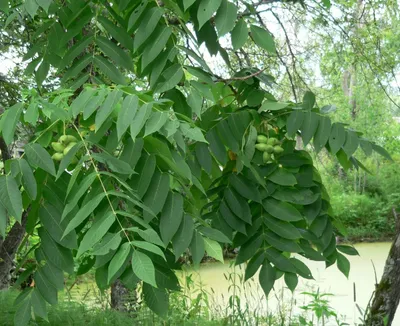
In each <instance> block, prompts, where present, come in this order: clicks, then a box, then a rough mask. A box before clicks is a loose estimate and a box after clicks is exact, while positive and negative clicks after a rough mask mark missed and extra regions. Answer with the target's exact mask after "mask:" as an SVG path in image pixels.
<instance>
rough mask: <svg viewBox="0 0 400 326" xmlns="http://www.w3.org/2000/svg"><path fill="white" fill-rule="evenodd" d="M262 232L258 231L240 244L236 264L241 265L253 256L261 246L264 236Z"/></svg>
mask: <svg viewBox="0 0 400 326" xmlns="http://www.w3.org/2000/svg"><path fill="white" fill-rule="evenodd" d="M260 233H261V232H258V233H256V234H255V235H253V236H252V237H250V239H249V240H248V241H246V242H245V243H244V244H243V245H241V246H240V250H239V254H238V255H237V257H236V261H235V264H236V265H239V264H242V263H244V262H245V261H247V260H249V259H250V258H252V257H253V256H254V255H255V254H256V253H257V251H258V250H259V249H260V248H261V246H262V244H263V242H264V239H263V238H264V237H263V235H262V234H260Z"/></svg>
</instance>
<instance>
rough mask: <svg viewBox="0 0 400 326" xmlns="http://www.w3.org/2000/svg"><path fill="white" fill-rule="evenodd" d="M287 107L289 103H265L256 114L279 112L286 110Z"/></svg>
mask: <svg viewBox="0 0 400 326" xmlns="http://www.w3.org/2000/svg"><path fill="white" fill-rule="evenodd" d="M288 105H289V103H281V102H271V101H265V102H263V104H262V105H261V107H260V109H259V110H258V112H266V111H279V110H282V109H284V108H286V107H287V106H288Z"/></svg>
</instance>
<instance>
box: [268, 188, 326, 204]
mask: <svg viewBox="0 0 400 326" xmlns="http://www.w3.org/2000/svg"><path fill="white" fill-rule="evenodd" d="M319 196H320V195H319V194H318V193H313V192H312V191H311V190H310V189H304V188H300V189H297V188H295V189H292V188H286V187H285V188H280V189H278V190H277V191H275V192H274V193H273V194H272V197H273V198H275V199H277V200H280V201H286V202H289V203H292V204H295V205H310V204H312V203H314V202H315V201H316V200H317V199H318V198H319Z"/></svg>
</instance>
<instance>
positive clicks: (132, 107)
mask: <svg viewBox="0 0 400 326" xmlns="http://www.w3.org/2000/svg"><path fill="white" fill-rule="evenodd" d="M138 106H139V99H138V97H137V96H136V95H128V96H126V97H125V99H124V101H123V103H122V107H121V109H120V111H119V113H118V119H117V134H118V140H120V139H121V137H122V135H123V134H124V133H125V131H126V130H127V129H128V127H129V126H130V125H131V123H132V121H133V118H134V117H135V115H136V113H137V110H138Z"/></svg>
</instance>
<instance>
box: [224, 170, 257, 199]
mask: <svg viewBox="0 0 400 326" xmlns="http://www.w3.org/2000/svg"><path fill="white" fill-rule="evenodd" d="M229 182H230V184H231V185H232V186H233V188H234V189H235V190H236V191H237V192H238V193H239V194H240V195H241V196H242V197H244V198H247V199H250V200H253V201H255V202H258V203H260V202H261V195H260V192H259V191H258V189H257V187H256V186H254V185H253V184H251V182H250V181H249V180H247V179H246V178H245V177H244V176H242V175H240V174H232V175H231V176H230V177H229Z"/></svg>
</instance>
